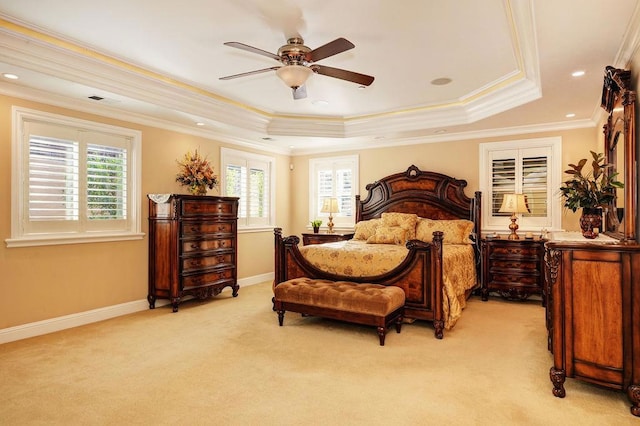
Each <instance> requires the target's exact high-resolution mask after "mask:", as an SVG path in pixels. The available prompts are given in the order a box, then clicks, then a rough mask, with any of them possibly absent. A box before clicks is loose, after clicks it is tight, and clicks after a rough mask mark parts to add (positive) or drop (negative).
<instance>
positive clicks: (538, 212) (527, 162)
mask: <svg viewBox="0 0 640 426" xmlns="http://www.w3.org/2000/svg"><path fill="white" fill-rule="evenodd" d="M548 163H549V162H548V159H547V157H546V156H544V157H543V156H536V157H524V158H523V159H522V193H523V194H525V195H526V196H527V203H528V206H529V212H530V213H528V214H527V213H525V214H524V216H528V217H546V216H547V209H548V206H547V203H548V200H547V185H548V177H549V173H548V167H549V165H548Z"/></svg>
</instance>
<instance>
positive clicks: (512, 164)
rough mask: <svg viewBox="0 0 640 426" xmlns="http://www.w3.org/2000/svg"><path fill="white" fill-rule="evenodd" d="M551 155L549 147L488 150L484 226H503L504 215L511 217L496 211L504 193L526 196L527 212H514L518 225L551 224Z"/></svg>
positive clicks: (541, 225) (500, 204)
mask: <svg viewBox="0 0 640 426" xmlns="http://www.w3.org/2000/svg"><path fill="white" fill-rule="evenodd" d="M551 155H552V150H551V148H550V147H533V148H520V149H509V150H493V151H490V152H489V153H488V159H489V170H490V181H491V182H490V186H489V194H488V197H487V198H488V199H487V201H488V202H489V203H490V206H489V209H488V210H487V211H488V213H489V215H488V217H487V218H485V220H486V224H487V225H488V227H500V226H501V225H502V227H504V223H506V222H505V219H504V218H505V217H509V216H511V214H510V213H501V212H500V211H499V210H500V207H501V206H502V200H503V198H504V194H524V195H525V196H526V198H527V205H528V207H529V213H522V214H519V215H518V216H519V217H520V219H519V220H518V224H519V225H520V227H521V228H526V227H529V228H538V227H539V228H543V227H550V226H551V223H552V222H551V219H552V218H551V216H550V214H549V206H550V204H551V197H552V195H553V194H552V186H551V176H550V172H549V164H550V158H551Z"/></svg>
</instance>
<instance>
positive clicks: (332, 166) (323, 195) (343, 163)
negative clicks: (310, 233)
mask: <svg viewBox="0 0 640 426" xmlns="http://www.w3.org/2000/svg"><path fill="white" fill-rule="evenodd" d="M309 174H310V176H309V185H310V188H309V193H310V194H312V195H311V196H310V197H309V204H310V205H309V221H312V220H315V219H321V220H323V222H324V223H323V225H325V224H326V223H328V217H329V214H328V213H322V212H321V211H320V210H321V209H322V204H323V202H324V200H325V199H327V198H330V197H335V198H337V199H338V205H339V207H340V211H339V212H338V213H333V214H332V216H333V223H334V224H335V226H336V227H345V228H348V227H353V226H354V224H355V195H356V192H355V191H356V188H357V187H358V156H357V155H351V156H344V157H330V158H319V159H311V160H309Z"/></svg>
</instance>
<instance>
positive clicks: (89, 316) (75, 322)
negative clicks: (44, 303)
mask: <svg viewBox="0 0 640 426" xmlns="http://www.w3.org/2000/svg"><path fill="white" fill-rule="evenodd" d="M273 277H274V274H273V273H272V272H271V273H266V274H261V275H255V276H253V277H248V278H243V279H240V280H238V285H239V286H240V288H242V287H247V286H250V285H254V284H259V283H263V282H265V281H269V280H273ZM167 304H169V301H168V300H163V299H159V300H157V301H156V307H160V306H164V305H167ZM147 309H149V304H148V302H147V300H146V299H144V300H135V301H132V302H126V303H121V304H119V305H113V306H105V307H104V308H98V309H93V310H90V311H85V312H78V313H76V314H70V315H64V316H61V317H56V318H50V319H46V320H42V321H36V322H32V323H28V324H22V325H17V326H15V327H9V328H4V329H2V330H0V344H2V343H9V342H14V341H16V340H22V339H28V338H29V337H35V336H40V335H43V334H48V333H53V332H55V331H60V330H66V329H68V328H73V327H79V326H81V325H85V324H91V323H93V322H98V321H104V320H107V319H110V318H115V317H119V316H122V315H127V314H132V313H134V312H140V311H144V310H147Z"/></svg>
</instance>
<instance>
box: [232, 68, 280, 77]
mask: <svg viewBox="0 0 640 426" xmlns="http://www.w3.org/2000/svg"><path fill="white" fill-rule="evenodd" d="M278 68H280V67H271V68H263V69H261V70H255V71H249V72H243V73H240V74H234V75H227V76H225V77H220V80H231V79H234V78H238V77H246V76H248V75H254V74H262V73H263V72H268V71H275V70H277V69H278Z"/></svg>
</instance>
